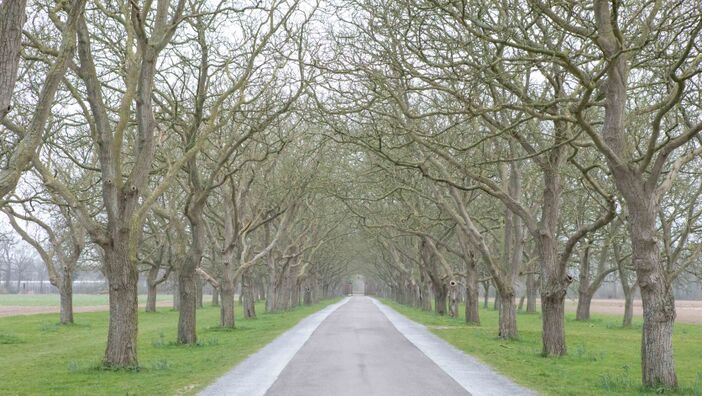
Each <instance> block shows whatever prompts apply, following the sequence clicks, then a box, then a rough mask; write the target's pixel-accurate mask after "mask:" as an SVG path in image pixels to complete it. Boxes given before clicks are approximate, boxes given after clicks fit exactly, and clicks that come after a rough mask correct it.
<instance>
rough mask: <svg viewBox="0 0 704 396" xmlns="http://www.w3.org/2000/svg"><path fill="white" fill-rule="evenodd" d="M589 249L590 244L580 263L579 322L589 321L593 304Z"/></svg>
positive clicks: (586, 247) (585, 249) (588, 243)
mask: <svg viewBox="0 0 704 396" xmlns="http://www.w3.org/2000/svg"><path fill="white" fill-rule="evenodd" d="M589 249H590V242H587V245H586V246H585V248H584V251H583V252H582V257H581V259H580V261H579V300H578V301H577V320H589V307H590V305H591V303H592V295H593V294H592V293H590V283H591V279H590V278H591V276H590V274H589Z"/></svg>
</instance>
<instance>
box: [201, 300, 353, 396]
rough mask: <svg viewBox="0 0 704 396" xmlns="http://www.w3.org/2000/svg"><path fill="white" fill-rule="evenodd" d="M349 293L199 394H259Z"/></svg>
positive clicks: (342, 303)
mask: <svg viewBox="0 0 704 396" xmlns="http://www.w3.org/2000/svg"><path fill="white" fill-rule="evenodd" d="M349 300H350V297H345V298H344V299H343V300H342V301H340V302H337V303H335V304H331V305H328V306H327V307H325V308H323V309H321V310H320V311H318V312H315V313H313V314H310V315H308V316H306V317H305V318H303V319H302V320H301V321H300V322H298V323H297V324H296V325H295V326H293V327H292V328H290V329H288V330H286V331H285V332H284V333H283V334H281V335H280V336H278V337H276V338H275V339H274V340H273V341H272V342H270V343H268V344H267V345H266V346H264V347H263V348H261V349H260V350H258V351H257V352H255V353H253V354H252V355H249V356H248V357H247V358H246V359H245V360H243V361H242V362H240V363H239V364H238V365H237V366H235V367H234V368H232V369H231V370H230V371H228V372H227V373H225V374H224V375H223V376H221V377H220V378H218V379H217V380H216V381H215V382H213V383H211V384H210V385H208V386H207V387H205V388H204V389H202V390H201V391H200V392H198V395H199V396H211V395H212V396H215V395H218V396H220V395H228V396H260V395H264V394H265V393H266V391H267V390H268V389H269V388H270V387H271V385H273V384H274V381H276V379H277V378H278V377H279V374H281V372H282V371H283V369H284V368H285V367H286V366H287V365H288V363H289V362H290V361H291V359H293V356H294V355H295V354H296V353H297V352H298V351H299V350H300V349H301V347H303V345H304V344H305V343H306V341H308V339H309V338H310V336H311V335H312V334H313V332H314V331H315V330H316V329H317V328H318V326H320V324H321V323H322V322H323V321H324V320H325V319H327V317H328V316H330V314H332V313H333V312H335V311H336V310H337V309H338V308H340V307H341V306H343V305H345V304H346V303H347V302H348V301H349Z"/></svg>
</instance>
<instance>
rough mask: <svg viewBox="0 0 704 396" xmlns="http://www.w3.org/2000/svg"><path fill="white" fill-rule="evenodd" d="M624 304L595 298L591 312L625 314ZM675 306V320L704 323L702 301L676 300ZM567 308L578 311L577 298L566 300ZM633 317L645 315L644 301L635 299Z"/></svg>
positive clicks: (570, 310) (619, 301)
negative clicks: (703, 319) (703, 320)
mask: <svg viewBox="0 0 704 396" xmlns="http://www.w3.org/2000/svg"><path fill="white" fill-rule="evenodd" d="M624 305H625V303H624V301H623V300H617V299H612V300H607V299H594V300H592V305H591V312H592V313H597V314H599V313H601V314H609V315H623V308H624ZM675 308H676V309H677V318H675V322H678V323H689V324H702V302H701V301H692V300H677V301H675ZM565 310H566V311H567V312H577V300H576V299H575V300H569V299H568V300H566V301H565ZM633 317H634V318H636V317H638V318H642V317H643V303H642V301H641V300H634V301H633Z"/></svg>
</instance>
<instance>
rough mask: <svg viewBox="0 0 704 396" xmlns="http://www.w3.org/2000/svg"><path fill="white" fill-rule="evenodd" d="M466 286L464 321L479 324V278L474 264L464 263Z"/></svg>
mask: <svg viewBox="0 0 704 396" xmlns="http://www.w3.org/2000/svg"><path fill="white" fill-rule="evenodd" d="M466 271H467V285H466V295H465V301H464V303H465V305H464V320H465V322H467V323H472V324H477V325H478V324H480V320H479V282H478V281H479V276H478V274H477V268H476V266H475V265H474V263H470V262H469V261H468V262H467V263H466Z"/></svg>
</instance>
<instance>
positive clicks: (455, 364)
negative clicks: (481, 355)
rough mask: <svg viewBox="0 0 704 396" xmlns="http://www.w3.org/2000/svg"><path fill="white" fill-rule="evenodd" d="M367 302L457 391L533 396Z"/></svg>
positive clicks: (389, 311) (390, 310) (385, 308)
mask: <svg viewBox="0 0 704 396" xmlns="http://www.w3.org/2000/svg"><path fill="white" fill-rule="evenodd" d="M368 298H370V299H371V300H372V301H373V302H374V304H375V305H376V307H377V308H379V310H380V311H381V312H382V313H383V314H384V316H386V318H387V319H388V320H389V322H391V324H392V325H393V326H394V327H395V328H396V330H398V332H399V333H401V334H402V335H403V336H404V337H406V339H407V340H408V341H410V342H411V343H412V344H413V345H415V346H416V348H418V349H419V350H420V351H421V352H423V354H425V355H426V356H427V357H428V358H429V359H430V360H432V361H433V362H434V363H435V364H437V365H438V367H440V368H441V369H442V370H443V371H445V372H446V373H447V375H449V376H450V377H451V378H452V379H454V380H455V381H456V382H457V383H458V384H460V386H461V387H463V388H464V389H465V390H466V391H467V392H469V393H470V394H472V395H474V396H483V395H537V393H536V392H535V391H534V390H531V389H528V388H526V387H523V386H521V385H518V384H516V383H515V382H513V381H512V380H510V379H509V378H507V377H505V376H504V375H502V374H499V373H497V372H496V371H494V369H492V368H490V367H489V366H487V365H485V364H483V363H480V362H479V361H478V360H477V359H476V358H474V357H472V356H470V355H467V354H466V353H464V352H463V351H461V350H459V349H457V347H455V346H454V345H452V344H450V343H448V342H447V341H445V340H443V339H442V338H440V337H438V336H436V335H435V334H433V333H431V332H430V331H429V330H428V329H427V328H426V327H425V326H423V325H422V324H420V323H417V322H415V321H412V320H410V319H408V318H406V317H405V316H403V315H402V314H400V313H398V312H397V311H396V310H394V309H393V308H391V307H389V306H388V305H386V304H384V303H382V302H381V301H379V300H377V299H376V298H373V297H368Z"/></svg>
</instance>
